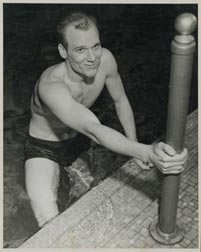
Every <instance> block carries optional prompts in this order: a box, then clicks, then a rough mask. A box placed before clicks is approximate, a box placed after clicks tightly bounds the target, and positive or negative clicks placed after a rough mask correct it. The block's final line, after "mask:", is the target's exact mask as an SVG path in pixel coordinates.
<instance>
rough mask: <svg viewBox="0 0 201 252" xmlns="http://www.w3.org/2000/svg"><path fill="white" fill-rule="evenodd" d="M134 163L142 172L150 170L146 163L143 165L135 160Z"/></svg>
mask: <svg viewBox="0 0 201 252" xmlns="http://www.w3.org/2000/svg"><path fill="white" fill-rule="evenodd" d="M135 162H136V164H137V165H138V166H139V167H140V168H141V169H143V170H149V169H150V167H149V164H146V163H144V162H143V161H141V160H139V159H138V160H135Z"/></svg>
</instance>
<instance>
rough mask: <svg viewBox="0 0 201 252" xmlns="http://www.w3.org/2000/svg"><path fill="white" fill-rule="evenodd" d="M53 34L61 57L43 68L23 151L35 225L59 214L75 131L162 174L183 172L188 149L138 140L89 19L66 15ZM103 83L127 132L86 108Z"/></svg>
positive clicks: (108, 56) (111, 64)
mask: <svg viewBox="0 0 201 252" xmlns="http://www.w3.org/2000/svg"><path fill="white" fill-rule="evenodd" d="M57 32H58V35H59V44H58V50H59V54H60V56H61V57H62V58H63V59H64V61H63V62H61V63H59V64H57V65H53V66H51V67H49V68H48V69H46V70H45V71H44V72H43V73H42V75H41V76H40V78H39V80H38V81H37V83H36V87H35V91H34V94H33V96H32V100H31V111H32V118H31V121H30V127H29V135H28V136H27V142H26V149H25V158H26V162H25V173H26V177H25V178H26V187H27V193H28V196H29V198H30V201H31V205H32V208H33V211H34V214H35V216H36V219H37V221H38V224H39V226H40V227H42V226H43V225H44V224H45V223H47V222H48V221H49V220H51V219H52V218H53V217H55V216H56V215H58V207H57V203H56V201H57V188H58V184H59V175H60V169H59V167H60V166H62V165H66V162H68V161H66V160H68V156H69V155H70V154H71V152H72V149H73V148H74V147H72V146H73V142H74V140H75V141H76V135H77V133H80V134H82V135H84V136H86V137H88V138H89V139H91V140H92V141H94V142H95V143H97V144H100V145H102V146H104V147H106V148H108V149H109V150H112V151H114V152H117V153H120V154H123V155H128V156H130V157H134V158H135V160H136V162H137V163H138V165H139V166H140V167H141V168H142V169H149V167H151V166H153V165H156V166H157V167H158V168H159V170H160V171H161V172H163V173H164V174H168V173H172V174H176V173H180V172H182V171H183V169H184V163H185V160H186V157H187V150H184V151H183V152H182V153H181V154H176V153H175V151H174V149H173V148H171V147H170V146H169V145H167V144H165V143H162V142H160V143H158V144H155V145H145V144H141V143H138V142H137V136H136V129H135V123H134V117H133V113H132V109H131V106H130V104H129V101H128V99H127V97H126V94H125V91H124V88H123V84H122V81H121V78H120V76H119V74H118V70H117V64H116V61H115V59H114V57H113V55H112V53H111V52H110V51H109V50H107V49H105V48H102V47H101V43H100V39H99V32H98V29H97V26H96V22H95V20H94V19H93V18H92V17H88V16H86V15H85V14H82V13H74V14H71V15H69V16H67V17H65V18H64V19H63V20H62V21H61V22H60V23H59V25H58V27H57ZM104 85H106V87H107V89H108V91H109V93H110V95H111V97H112V99H113V100H114V106H115V109H116V112H117V115H118V118H119V120H120V122H121V124H122V126H123V129H124V131H125V135H126V136H124V135H122V134H121V133H119V132H117V131H115V130H113V129H111V128H109V127H107V126H104V125H102V124H101V123H100V122H99V120H98V118H97V117H96V116H95V115H94V114H93V113H92V112H91V111H90V110H89V108H90V107H91V106H92V104H93V103H94V102H95V101H96V99H97V97H98V96H99V94H100V92H101V91H102V89H103V87H104ZM79 144H80V142H79V141H78V145H79ZM74 149H75V148H74Z"/></svg>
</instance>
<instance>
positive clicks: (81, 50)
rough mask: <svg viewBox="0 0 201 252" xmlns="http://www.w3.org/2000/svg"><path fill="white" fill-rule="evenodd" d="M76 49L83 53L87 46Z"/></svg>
mask: <svg viewBox="0 0 201 252" xmlns="http://www.w3.org/2000/svg"><path fill="white" fill-rule="evenodd" d="M76 51H77V52H78V53H83V52H85V48H78V49H77V50H76Z"/></svg>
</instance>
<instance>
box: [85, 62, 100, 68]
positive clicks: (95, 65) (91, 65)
mask: <svg viewBox="0 0 201 252" xmlns="http://www.w3.org/2000/svg"><path fill="white" fill-rule="evenodd" d="M85 67H87V68H90V69H96V68H97V67H98V64H97V63H95V64H85Z"/></svg>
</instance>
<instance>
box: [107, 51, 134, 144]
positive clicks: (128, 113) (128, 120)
mask: <svg viewBox="0 0 201 252" xmlns="http://www.w3.org/2000/svg"><path fill="white" fill-rule="evenodd" d="M107 54H108V55H107V63H106V66H107V72H108V74H107V77H106V82H105V83H106V86H107V89H108V91H109V93H110V95H111V97H112V99H113V101H114V106H115V109H116V113H117V116H118V118H119V120H120V122H121V125H122V127H123V129H124V132H125V134H126V136H127V137H128V138H129V139H130V140H134V141H137V136H136V128H135V120H134V115H133V111H132V108H131V105H130V103H129V101H128V98H127V96H126V94H125V90H124V87H123V84H122V81H121V78H120V76H119V73H118V71H117V64H116V61H115V59H114V57H113V55H112V54H111V53H110V52H109V51H107Z"/></svg>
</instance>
